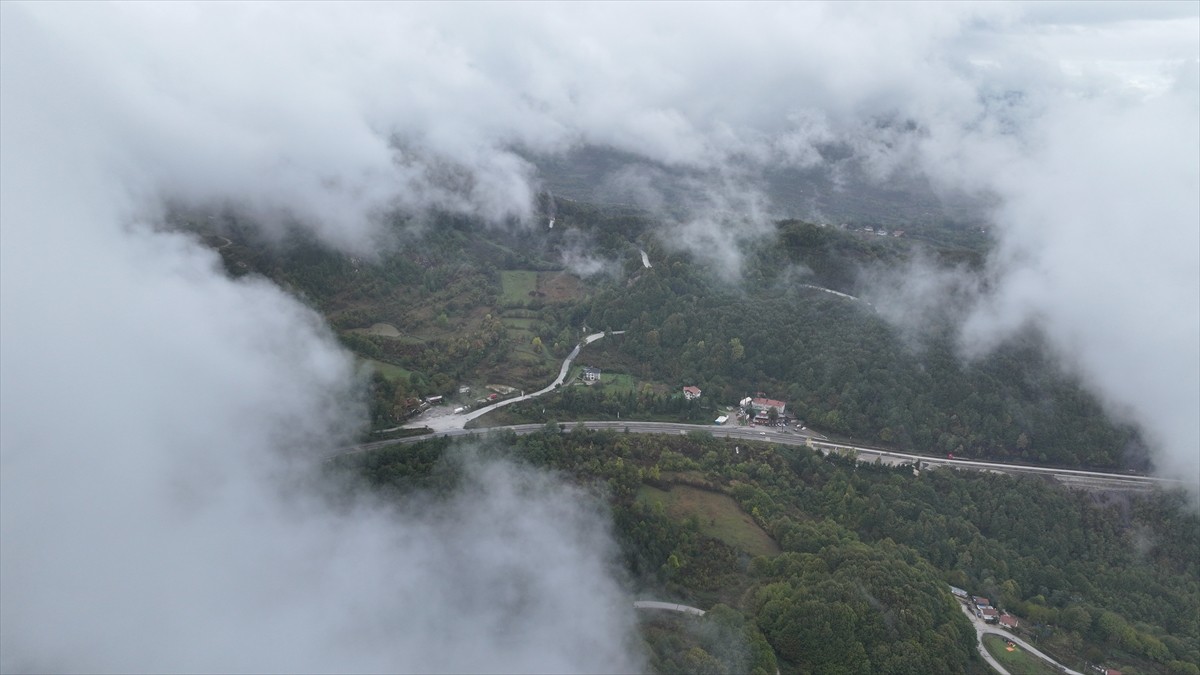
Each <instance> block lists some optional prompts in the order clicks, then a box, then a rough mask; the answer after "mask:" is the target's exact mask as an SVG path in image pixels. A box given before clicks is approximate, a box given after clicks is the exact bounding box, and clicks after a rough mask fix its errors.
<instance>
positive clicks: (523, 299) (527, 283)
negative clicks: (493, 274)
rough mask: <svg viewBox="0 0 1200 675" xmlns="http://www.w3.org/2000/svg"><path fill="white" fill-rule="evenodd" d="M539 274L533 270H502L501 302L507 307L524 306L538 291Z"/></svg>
mask: <svg viewBox="0 0 1200 675" xmlns="http://www.w3.org/2000/svg"><path fill="white" fill-rule="evenodd" d="M537 280H538V273H537V272H535V271H533V270H501V272H500V301H501V302H502V303H504V304H505V305H510V306H512V305H524V304H525V303H527V302H529V301H530V299H532V298H533V293H534V291H536V290H537Z"/></svg>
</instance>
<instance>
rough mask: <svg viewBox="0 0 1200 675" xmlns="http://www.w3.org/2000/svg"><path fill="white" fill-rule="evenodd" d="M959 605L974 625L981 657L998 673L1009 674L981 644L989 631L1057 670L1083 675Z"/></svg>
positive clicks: (1071, 674)
mask: <svg viewBox="0 0 1200 675" xmlns="http://www.w3.org/2000/svg"><path fill="white" fill-rule="evenodd" d="M959 607H961V608H962V611H963V613H964V614H966V615H967V618H968V619H970V620H971V625H972V626H974V627H975V641H976V642H977V643H978V646H979V654H980V656H982V657H983V660H984V661H987V662H988V665H990V666H991V667H993V668H995V669H996V671H997V672H999V673H1000V675H1009V671H1007V670H1005V669H1004V668H1003V667H1001V665H1000V664H999V662H997V661H996V659H994V658H992V655H991V654H989V653H988V650H987V647H985V646H984V645H983V636H984V635H988V634H989V633H990V634H992V635H999V636H1000V637H1002V638H1004V639H1006V640H1012V641H1013V642H1014V643H1016V644H1017V645H1020V647H1021V648H1022V649H1024V650H1025V651H1027V652H1029V653H1030V654H1035V655H1036V656H1038V658H1040V659H1042V660H1043V661H1045V662H1046V663H1049V664H1052V665H1054V666H1056V667H1057V668H1058V669H1059V670H1061V671H1062V672H1064V673H1066V674H1067V675H1083V673H1081V672H1079V671H1078V670H1071V669H1070V668H1068V667H1066V666H1064V665H1063V664H1061V663H1059V662H1058V661H1055V660H1054V659H1052V658H1050V657H1049V656H1046V654H1045V653H1043V652H1042V651H1041V650H1039V649H1038V648H1037V647H1034V646H1033V645H1031V644H1029V643H1028V642H1026V641H1025V640H1023V639H1021V638H1019V637H1017V636H1016V635H1013V634H1012V633H1009V632H1007V631H1005V630H1003V629H1001V628H997V627H996V626H994V625H992V624H989V623H987V622H985V621H984V620H983V619H980V618H979V617H977V616H975V613H974V612H972V611H971V609H970V608H969V607H967V606H966V605H964V604H962V603H961V602H959ZM1012 675H1021V674H1020V673H1013V674H1012Z"/></svg>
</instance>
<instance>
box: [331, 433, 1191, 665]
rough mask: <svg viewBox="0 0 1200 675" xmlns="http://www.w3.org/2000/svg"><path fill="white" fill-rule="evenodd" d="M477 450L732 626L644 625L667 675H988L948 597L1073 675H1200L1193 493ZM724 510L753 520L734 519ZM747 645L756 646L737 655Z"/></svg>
mask: <svg viewBox="0 0 1200 675" xmlns="http://www.w3.org/2000/svg"><path fill="white" fill-rule="evenodd" d="M482 445H483V449H482V450H480V453H481V454H482V455H483V456H485V457H503V458H507V459H509V460H513V461H519V462H529V463H531V464H534V465H537V466H543V467H550V468H552V469H555V470H559V471H563V472H565V474H566V475H568V476H571V477H572V479H573V480H575V481H578V482H580V483H582V484H590V485H597V486H600V487H602V489H603V492H604V493H605V494H607V496H608V499H609V501H610V503H611V507H612V509H613V523H614V527H615V532H616V535H617V537H618V539H619V541H620V542H621V545H622V550H623V555H624V564H625V566H626V568H627V570H628V571H629V574H630V576H631V584H633V585H634V586H636V587H637V588H639V589H641V590H640V592H641V593H642V594H643V595H656V596H658V597H662V598H669V599H671V600H672V601H680V602H685V603H688V604H693V605H698V606H701V607H704V608H709V607H716V608H717V611H716V616H715V617H711V619H712V620H713V621H715V622H717V623H718V624H719V625H720V626H722V628H721V630H722V631H724V632H723V633H721V635H724V636H725V637H724V638H723V639H722V640H715V641H714V640H712V639H711V635H712V634H713V632H712V631H711V630H704V631H699V630H695V629H690V628H680V627H678V626H676V627H674V628H672V627H671V626H664V625H662V624H661V622H654V621H651V622H650V623H649V624H648V625H647V627H646V630H645V633H646V636H647V639H648V645H647V649H648V651H650V652H651V653H653V655H654V657H653V659H652V662H653V663H654V664H655V665H656V667H658V669H659V671H660V672H686V671H704V672H748V671H755V672H765V673H771V672H773V667H774V666H775V665H776V664H777V665H778V667H779V668H780V669H781V670H782V671H783V672H813V673H817V672H820V673H826V672H861V673H881V672H893V673H902V672H905V673H907V672H930V673H935V672H964V671H977V672H985V671H984V669H983V666H982V665H981V663H980V662H979V661H977V659H976V656H975V651H974V648H973V645H974V633H973V630H972V629H971V628H970V626H969V625H968V624H967V622H966V620H965V617H963V615H962V613H961V612H960V610H959V609H958V606H957V604H956V603H955V601H954V600H953V599H952V598H951V596H950V594H949V588H948V586H947V584H948V583H950V584H954V585H956V586H960V587H963V588H968V589H971V591H972V592H974V593H977V594H980V595H986V596H987V597H990V598H992V600H993V602H994V603H996V604H997V605H998V606H1000V607H1002V608H1004V609H1006V610H1008V611H1011V612H1013V613H1015V614H1017V615H1019V616H1020V617H1022V619H1023V622H1024V623H1023V631H1024V632H1025V633H1026V635H1027V638H1028V639H1032V640H1035V641H1037V642H1038V643H1039V644H1040V645H1041V646H1042V647H1043V649H1046V650H1048V651H1050V653H1051V654H1052V655H1053V656H1055V657H1056V658H1058V659H1059V660H1061V661H1063V662H1064V663H1067V664H1068V665H1072V666H1073V667H1076V669H1078V670H1083V669H1084V663H1085V662H1098V661H1105V662H1108V663H1120V664H1123V665H1125V666H1126V667H1127V668H1133V669H1135V670H1136V671H1138V672H1160V673H1194V672H1196V671H1195V670H1194V669H1193V668H1194V667H1189V666H1190V664H1194V663H1196V662H1197V661H1198V660H1200V622H1198V619H1197V616H1196V612H1195V607H1197V606H1200V567H1198V565H1200V561H1198V560H1197V558H1196V556H1195V551H1196V550H1198V547H1200V521H1197V517H1196V515H1195V514H1194V513H1192V512H1189V511H1186V510H1185V509H1183V508H1181V507H1182V506H1183V502H1182V497H1181V496H1180V495H1173V494H1166V493H1155V494H1153V495H1144V496H1137V497H1120V498H1112V499H1104V498H1098V497H1096V496H1094V495H1091V494H1088V493H1079V492H1071V491H1068V490H1066V489H1063V488H1060V487H1056V486H1053V485H1052V484H1048V483H1044V482H1042V481H1040V480H1037V479H1032V478H1022V479H1014V478H1010V477H1007V476H997V475H987V474H974V473H964V474H960V473H957V472H954V471H949V470H938V471H932V472H928V471H927V472H922V473H921V475H920V476H913V475H912V473H911V471H909V470H908V469H904V468H901V469H890V468H886V467H876V466H871V465H857V466H856V465H855V464H854V463H853V462H851V461H850V460H843V459H837V458H832V459H825V458H822V457H820V456H819V455H817V454H815V453H813V452H811V451H809V450H807V449H805V448H798V447H790V446H772V445H766V444H757V443H745V442H741V443H737V444H735V443H733V442H729V441H724V440H719V439H714V438H712V437H711V436H710V435H708V434H704V433H693V434H690V435H688V436H686V437H679V436H669V437H668V436H645V435H639V434H625V433H619V432H593V431H586V430H582V429H575V430H571V431H568V432H560V430H559V426H558V425H554V424H551V425H548V426H547V429H546V430H545V431H543V432H541V433H536V434H532V435H529V436H524V437H516V436H513V435H512V434H510V433H501V434H497V435H494V436H492V437H490V438H489V439H488V440H486V441H485V442H483V444H482ZM735 448H736V450H735ZM465 451H466V448H464V447H462V446H459V445H452V444H450V443H449V441H447V440H444V439H441V440H433V441H427V442H424V443H420V444H416V445H407V446H397V447H394V448H393V449H389V450H383V451H379V452H375V453H370V454H367V455H362V456H356V457H346V458H342V459H339V460H337V462H336V463H335V464H334V465H333V467H332V470H334V471H337V472H339V473H341V474H343V475H352V476H357V477H358V480H360V481H362V482H363V483H364V484H365V485H367V486H370V488H371V489H375V490H382V491H384V492H388V491H399V492H411V491H413V490H433V491H434V492H437V491H438V490H443V489H447V488H449V487H450V486H452V485H454V484H455V481H456V476H457V475H458V472H459V471H460V470H461V464H460V463H459V462H460V460H459V459H456V458H458V457H461V456H462V453H464V452H465ZM467 454H468V455H469V454H470V453H469V452H468V453H467ZM679 491H683V493H684V494H686V496H687V498H686V499H684V500H678V499H674V498H673V495H677V494H678V493H679ZM729 498H732V500H733V502H732V503H733V504H735V505H734V506H728V507H725V506H721V503H722V502H721V501H720V500H723V499H729ZM729 508H733V509H735V510H736V512H737V514H740V516H739V517H740V518H741V519H742V520H740V521H739V520H738V519H737V518H734V519H727V518H724V515H727V514H724V511H723V510H728V509H729ZM713 509H717V510H713ZM735 515H736V514H735ZM739 522H740V524H738V523H739ZM748 535H753V536H748ZM760 536H768V537H769V538H770V539H769V542H768V544H769V545H766V546H764V545H763V543H762V541H761V540H760V539H758V538H757V537H760ZM735 634H736V635H740V636H741V637H740V638H739V639H740V640H744V647H742V648H739V649H732V648H730V646H729V641H730V640H731V639H732V638H731V637H730V636H732V635H735ZM705 635H708V636H709V638H710V639H709V641H708V642H705V639H704V638H703V636H705ZM762 645H769V647H770V649H769V650H766V649H763V648H762Z"/></svg>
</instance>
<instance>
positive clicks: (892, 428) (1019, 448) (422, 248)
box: [174, 198, 1147, 469]
mask: <svg viewBox="0 0 1200 675" xmlns="http://www.w3.org/2000/svg"><path fill="white" fill-rule="evenodd" d="M544 199H548V198H544ZM544 206H548V203H547V204H544ZM555 210H556V213H557V223H558V225H557V226H556V227H555V228H554V229H553V230H548V229H544V228H542V227H540V226H538V227H532V226H531V227H524V228H522V227H510V228H495V227H486V226H484V225H482V224H480V223H477V222H474V221H472V220H470V219H466V218H461V217H450V216H431V217H430V219H429V220H427V221H422V222H410V221H407V220H405V219H403V218H401V217H399V216H396V217H395V218H394V223H393V226H394V227H393V229H392V230H391V232H392V236H393V240H392V241H391V242H390V243H389V244H388V245H387V246H386V247H384V248H383V249H381V251H379V252H375V253H374V254H372V255H370V256H366V255H364V256H354V255H349V254H344V253H338V252H334V251H331V250H329V249H328V248H327V247H325V246H323V245H321V244H320V243H318V242H316V241H314V240H312V239H311V238H310V237H309V236H307V235H304V234H303V233H302V232H300V231H296V232H293V233H291V234H288V235H286V236H281V237H278V238H276V239H274V240H270V239H267V238H265V237H264V236H263V235H261V234H256V232H257V230H256V229H255V228H253V227H250V226H248V225H247V224H245V223H244V222H242V221H241V220H239V217H238V216H236V215H235V214H229V213H227V214H222V215H220V216H219V217H218V216H213V217H211V218H202V217H199V216H196V215H195V214H179V215H176V216H175V221H174V222H175V223H176V226H178V227H184V228H188V229H192V230H194V231H197V232H199V233H202V234H203V235H204V236H206V237H207V238H208V240H209V241H211V242H212V244H213V246H214V248H216V249H218V251H219V252H220V254H221V256H222V259H223V261H224V263H225V265H226V267H227V269H228V270H229V272H230V273H231V274H233V275H247V274H261V275H265V276H268V277H270V278H271V279H273V280H276V281H277V282H279V283H281V284H282V285H283V286H284V287H285V288H288V289H290V290H291V291H292V292H294V293H295V294H296V295H297V296H299V297H301V298H303V299H305V301H306V302H308V303H309V304H311V305H312V306H313V307H314V308H315V309H316V310H318V311H319V312H321V313H322V314H323V315H324V316H325V317H326V318H327V320H328V321H329V323H330V325H331V326H332V327H333V328H334V329H335V330H336V331H337V334H338V337H339V339H341V340H342V341H343V343H344V344H345V345H346V346H347V347H348V348H349V349H351V350H352V351H354V352H355V353H356V354H358V355H360V356H361V357H362V358H364V359H367V360H369V361H370V362H371V363H372V364H373V366H374V371H375V372H374V375H373V378H372V381H371V401H372V406H371V418H372V425H373V426H374V427H376V428H384V427H390V426H394V425H396V424H399V423H401V422H403V421H404V420H405V419H406V418H407V417H408V416H409V415H410V414H411V413H412V412H413V411H414V410H416V409H417V407H418V405H419V399H420V397H422V396H428V395H435V394H436V395H450V394H453V393H454V392H455V391H456V389H457V387H458V386H459V385H461V384H477V385H481V384H484V383H492V382H497V383H502V384H505V385H508V386H513V387H515V388H517V389H534V388H540V387H542V386H544V385H545V383H546V382H548V381H549V380H551V379H552V378H553V375H554V373H556V372H557V370H558V365H559V363H560V361H561V359H562V358H563V357H564V356H565V355H566V353H567V352H569V351H570V349H571V348H572V347H573V346H574V345H575V344H576V343H577V342H578V340H579V338H580V337H581V335H582V334H583V332H584V330H585V328H586V329H587V330H589V331H591V330H598V329H599V330H603V329H611V330H624V331H627V332H626V334H625V336H624V337H623V338H621V339H619V340H612V341H605V343H604V344H600V345H596V346H593V347H589V351H588V354H587V356H588V358H591V359H594V360H596V362H597V365H601V366H603V367H604V368H605V369H606V370H607V371H609V372H615V373H626V374H628V375H630V376H632V377H634V378H636V379H637V380H638V381H639V382H641V383H642V386H641V387H640V388H639V391H637V392H636V393H637V394H638V396H635V397H633V398H630V397H629V392H628V391H615V390H609V391H607V392H605V393H604V395H602V396H598V395H596V394H594V393H590V394H580V395H578V396H575V397H574V398H571V397H570V395H565V394H564V396H563V397H561V398H560V399H559V400H557V401H556V400H553V397H551V398H550V399H542V400H540V401H539V404H540V405H539V407H538V410H539V411H540V410H541V408H548V411H547V413H545V414H546V415H550V416H555V417H558V418H559V419H568V418H571V417H574V418H575V419H580V418H586V417H589V416H594V415H601V416H603V415H613V414H615V411H622V413H623V414H626V415H628V414H638V415H646V416H650V417H654V418H659V419H663V418H673V419H680V420H699V419H703V418H704V417H705V416H706V415H708V413H709V412H711V410H712V408H713V407H714V406H715V405H716V404H724V405H728V404H732V403H733V402H736V401H737V400H739V399H740V398H742V397H743V396H745V395H747V394H749V393H753V392H757V391H762V392H766V393H767V394H768V395H770V396H772V397H774V398H779V399H781V400H786V401H787V402H788V408H789V411H790V412H791V413H793V414H794V415H796V416H797V417H798V418H800V419H803V420H806V421H807V422H808V423H809V424H810V425H812V426H813V427H815V428H818V429H821V430H822V431H824V432H826V433H833V434H840V435H843V436H848V437H853V438H855V439H858V440H863V441H868V442H875V443H882V444H890V445H894V446H898V447H901V448H904V449H911V450H915V451H917V452H926V453H930V452H933V453H955V454H959V455H964V456H975V457H991V458H997V459H1013V460H1025V461H1033V462H1039V463H1051V464H1058V465H1064V466H1088V467H1103V468H1118V467H1119V468H1135V469H1145V468H1147V466H1146V463H1147V460H1146V453H1145V451H1144V449H1143V447H1142V445H1141V443H1140V441H1139V438H1138V436H1137V434H1136V433H1135V432H1134V431H1133V430H1132V429H1130V428H1127V427H1124V426H1121V425H1119V424H1115V423H1113V422H1112V421H1110V420H1109V419H1108V417H1107V416H1106V415H1105V413H1104V411H1103V410H1102V409H1101V407H1100V405H1099V404H1098V403H1097V401H1096V400H1095V399H1094V398H1093V397H1092V396H1090V395H1089V394H1087V393H1086V392H1085V391H1084V390H1083V389H1082V388H1081V387H1080V386H1079V384H1078V383H1077V382H1075V381H1074V380H1073V379H1072V378H1070V377H1069V376H1067V375H1065V374H1064V373H1062V372H1061V371H1060V369H1058V368H1057V367H1056V366H1055V364H1054V361H1053V359H1052V358H1050V357H1048V356H1047V355H1046V350H1045V349H1044V345H1043V343H1042V341H1041V340H1040V339H1039V336H1038V335H1036V334H1035V333H1032V332H1030V333H1028V334H1026V335H1024V336H1022V338H1020V339H1017V340H1013V341H1010V342H1009V343H1007V344H1005V345H1003V346H1002V347H1001V348H1000V349H998V350H996V351H995V352H993V353H992V354H990V355H987V356H985V357H981V358H978V359H976V360H973V361H967V360H965V359H963V358H962V357H961V355H960V354H959V351H958V349H957V347H956V344H955V339H954V334H953V329H952V323H953V322H952V318H953V317H942V320H941V321H940V322H939V321H934V322H933V323H932V324H931V325H929V326H927V327H924V329H923V330H922V338H921V340H920V341H919V342H917V343H914V342H913V340H911V339H909V337H908V336H905V335H903V334H901V332H900V331H898V330H897V329H896V328H894V327H893V326H892V325H890V324H889V323H888V322H886V321H885V320H883V319H882V318H881V316H880V315H879V314H878V313H877V312H876V311H875V310H874V308H872V307H871V306H870V305H869V304H867V303H865V302H862V301H854V300H851V299H847V298H845V297H841V296H838V295H834V294H831V293H828V292H825V291H822V290H819V287H823V288H829V289H832V290H836V291H839V292H845V293H848V294H854V293H857V292H859V290H860V289H859V286H860V285H861V283H862V279H863V278H864V275H865V274H866V273H867V272H868V271H871V270H875V271H878V270H888V269H894V268H896V266H899V265H903V264H905V263H906V261H908V260H911V259H912V257H913V256H914V255H918V251H920V252H921V253H919V255H922V256H925V257H926V258H928V259H929V260H931V261H933V263H932V264H936V265H942V266H945V267H947V268H949V267H955V268H958V269H961V270H966V271H967V272H968V273H969V271H970V270H973V269H976V268H978V267H979V266H980V265H981V261H982V259H983V255H984V250H983V248H982V246H983V244H982V243H981V242H980V241H979V240H978V239H972V238H969V237H968V238H965V239H964V238H959V239H955V238H954V237H947V236H944V233H943V234H942V235H939V236H941V238H937V237H935V236H934V235H937V234H938V233H939V232H943V230H937V229H934V230H930V232H931V233H932V234H930V235H929V236H928V237H926V238H923V239H921V240H916V239H910V238H894V237H877V236H863V235H862V234H861V233H856V232H853V231H846V230H841V229H838V228H835V227H818V226H816V225H813V224H809V223H802V222H798V221H782V222H779V223H777V224H776V225H775V229H774V233H773V234H772V235H768V236H764V237H759V238H757V239H754V240H753V241H750V242H748V243H746V244H745V246H744V250H743V251H742V259H743V269H742V275H741V277H742V278H741V279H740V280H739V281H736V282H734V281H729V280H727V279H724V278H722V277H721V276H720V275H719V274H717V273H715V271H714V270H713V269H711V268H709V267H706V266H704V265H702V264H699V263H698V262H697V261H696V260H694V259H693V258H692V256H690V255H689V254H687V253H685V252H680V251H678V250H675V249H673V248H668V247H666V246H665V245H664V244H663V243H662V241H660V239H659V238H658V236H657V235H656V234H654V232H655V231H656V230H655V227H656V223H655V221H654V220H653V219H652V218H650V217H649V216H648V215H646V214H644V213H641V212H639V211H637V210H635V209H632V208H628V207H602V206H596V205H591V204H585V203H579V202H572V201H569V200H561V199H560V200H557V201H556V203H555ZM943 229H944V228H943ZM639 248H640V249H644V250H646V251H648V253H649V255H650V257H651V258H652V259H653V261H654V263H653V267H652V268H644V267H643V266H642V264H641V260H640V258H639V256H638V249H639ZM581 255H583V256H587V257H588V259H589V260H591V261H593V262H596V264H597V265H598V267H597V268H596V269H599V270H601V271H598V272H595V273H594V274H591V275H590V276H588V277H586V278H581V277H579V276H578V275H576V274H572V273H571V272H570V269H571V265H570V264H569V263H571V261H572V260H575V259H576V258H578V257H579V256H581ZM572 256H574V257H572ZM380 327H381V328H380ZM376 328H380V330H376ZM685 384H687V385H696V386H699V387H701V388H702V389H703V390H704V391H705V392H706V394H705V404H704V405H705V407H702V408H697V407H694V406H693V407H688V406H679V405H677V404H676V403H674V402H671V401H670V400H668V399H669V398H670V396H669V395H667V394H668V393H669V392H675V391H678V388H679V387H680V386H682V385H685ZM621 397H624V398H621ZM619 399H620V400H619ZM509 412H510V416H509V419H513V420H520V421H532V420H537V419H544V417H539V415H541V413H538V414H534V412H533V408H532V407H531V406H527V407H526V408H525V409H524V411H523V412H522V410H521V409H514V410H510V411H509ZM522 415H523V417H522Z"/></svg>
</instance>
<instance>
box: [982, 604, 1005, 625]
mask: <svg viewBox="0 0 1200 675" xmlns="http://www.w3.org/2000/svg"><path fill="white" fill-rule="evenodd" d="M979 618H981V619H983V620H984V622H986V623H998V622H999V621H1000V610H998V609H996V608H995V607H981V608H979Z"/></svg>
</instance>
